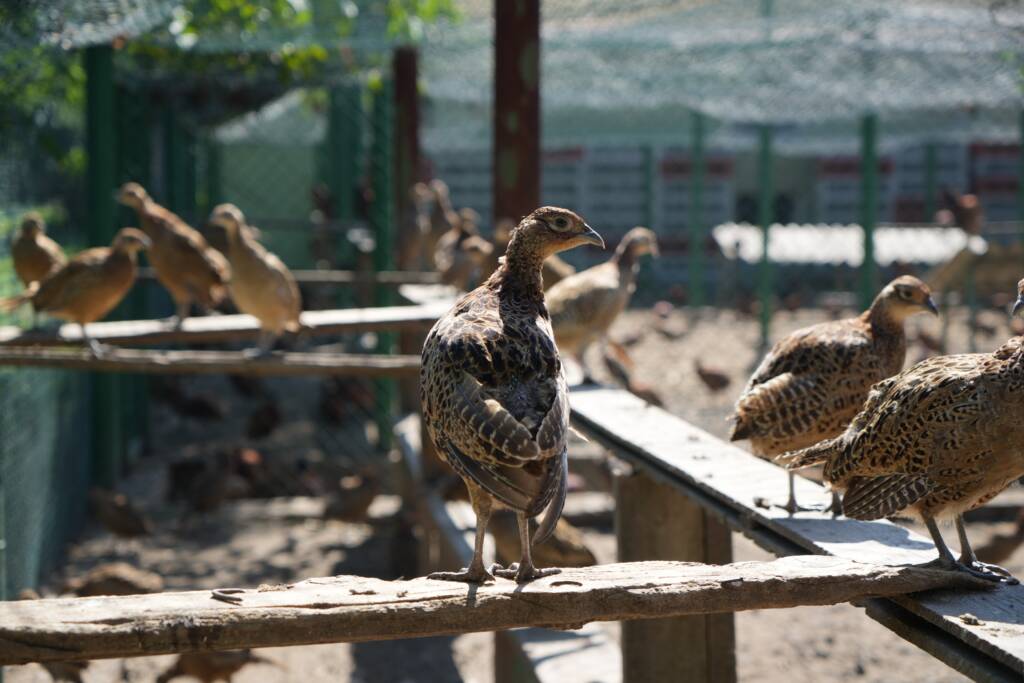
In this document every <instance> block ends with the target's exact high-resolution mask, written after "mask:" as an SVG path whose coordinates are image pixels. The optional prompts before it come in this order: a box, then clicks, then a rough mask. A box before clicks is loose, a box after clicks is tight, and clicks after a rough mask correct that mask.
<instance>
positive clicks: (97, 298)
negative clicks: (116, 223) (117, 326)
mask: <svg viewBox="0 0 1024 683" xmlns="http://www.w3.org/2000/svg"><path fill="white" fill-rule="evenodd" d="M149 246H150V241H149V238H147V237H146V236H145V235H143V234H142V233H141V232H140V231H138V230H136V229H135V228H122V229H121V231H120V232H118V233H117V235H115V236H114V241H113V242H111V244H110V246H109V247H94V248H93V249H86V250H85V251H83V252H81V253H80V254H77V255H76V256H75V257H74V258H73V259H71V260H70V261H68V262H67V263H66V264H64V266H63V267H61V268H60V269H58V270H57V271H55V272H53V273H51V274H50V275H49V276H48V277H47V278H45V279H44V280H42V281H37V282H33V283H32V284H30V285H29V287H28V289H26V290H25V291H24V292H23V293H21V294H19V295H18V296H14V297H11V298H9V299H0V311H11V310H14V309H15V308H17V307H18V306H21V305H22V304H26V303H30V304H32V308H33V309H34V310H35V311H36V312H37V313H47V314H49V315H52V316H54V317H56V318H60V319H62V320H67V321H70V322H74V323H78V326H79V327H80V328H81V329H82V339H83V340H84V341H85V343H86V344H87V345H88V346H89V349H90V350H91V351H92V352H93V354H94V355H97V356H99V355H101V354H102V353H103V347H102V346H101V345H100V344H98V343H96V340H95V339H93V338H91V337H90V336H89V333H88V331H87V330H86V325H88V324H89V323H91V322H95V321H97V320H100V319H101V318H103V316H105V315H106V314H107V313H109V312H110V311H111V310H112V309H113V308H114V307H115V306H117V305H118V304H119V303H121V299H123V298H124V296H125V294H127V293H128V290H129V289H131V287H132V284H133V283H134V282H135V271H136V268H135V262H136V254H138V252H139V251H140V250H142V249H147V248H149Z"/></svg>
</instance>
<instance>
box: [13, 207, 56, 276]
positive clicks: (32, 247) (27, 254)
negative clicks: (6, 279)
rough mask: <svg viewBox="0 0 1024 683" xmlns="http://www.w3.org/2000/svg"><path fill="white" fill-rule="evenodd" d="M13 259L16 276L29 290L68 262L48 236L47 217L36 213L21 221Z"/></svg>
mask: <svg viewBox="0 0 1024 683" xmlns="http://www.w3.org/2000/svg"><path fill="white" fill-rule="evenodd" d="M11 259H12V260H13V261H14V272H15V274H17V276H18V279H19V280H21V284H23V285H25V286H26V287H28V286H29V285H30V284H32V283H33V282H38V281H39V280H43V279H45V278H46V277H47V276H48V275H50V274H51V273H53V272H54V271H56V270H58V269H59V268H60V267H61V266H63V265H64V264H65V263H67V258H66V257H65V256H64V250H63V249H61V248H60V245H59V244H57V243H56V242H54V241H53V240H52V239H51V238H50V237H48V236H47V234H46V223H45V222H44V221H43V217H42V216H40V215H39V214H38V213H36V212H34V211H33V212H30V213H27V214H25V216H24V217H23V218H22V220H21V227H20V228H19V229H18V232H17V233H16V234H15V236H14V239H13V240H12V241H11Z"/></svg>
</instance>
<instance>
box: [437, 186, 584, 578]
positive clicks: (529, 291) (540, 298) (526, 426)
mask: <svg viewBox="0 0 1024 683" xmlns="http://www.w3.org/2000/svg"><path fill="white" fill-rule="evenodd" d="M583 244H594V245H598V246H604V242H603V241H602V239H601V237H600V235H598V234H597V233H596V232H595V231H594V230H593V229H592V228H591V227H590V226H589V225H587V224H586V222H584V220H583V219H582V218H580V217H579V216H578V215H576V214H575V213H573V212H572V211H569V210H567V209H559V208H555V207H549V206H546V207H542V208H539V209H537V210H536V211H534V212H533V213H531V214H530V215H528V216H526V217H525V218H524V219H523V220H522V221H521V222H520V223H519V225H518V226H517V227H516V229H515V230H514V231H513V233H512V239H511V240H510V241H509V245H508V253H507V254H506V258H505V261H504V263H502V264H501V265H500V266H499V267H498V269H497V270H496V271H494V273H493V274H492V275H491V276H490V278H488V280H487V281H486V282H485V283H484V284H482V285H481V286H479V287H477V288H476V289H474V290H473V291H472V292H470V293H469V294H467V295H465V296H464V297H462V298H461V299H460V300H459V301H458V302H456V304H455V306H454V307H453V308H452V309H451V310H450V311H448V313H446V314H445V315H444V316H443V317H441V319H440V320H438V321H437V323H436V324H435V325H434V327H433V328H432V329H431V331H430V333H429V334H428V335H427V339H426V342H425V343H424V345H423V366H422V370H421V372H420V398H421V401H422V405H423V419H424V422H425V424H426V426H427V432H428V433H429V435H430V438H431V440H432V441H433V443H434V445H435V446H436V447H437V451H438V453H440V454H441V457H442V458H443V459H444V460H445V461H446V462H447V463H448V464H449V465H450V466H451V467H452V469H454V470H455V471H456V473H458V474H459V475H460V476H461V477H462V479H463V480H464V481H465V483H466V488H467V489H468V491H469V497H470V502H471V503H472V505H473V510H474V512H475V513H476V517H477V524H476V544H475V547H474V552H473V560H472V562H471V563H470V565H469V567H467V568H465V569H463V570H462V571H458V572H439V573H435V574H431V578H435V579H443V580H449V581H469V582H484V581H489V580H493V576H492V574H491V573H490V572H489V571H488V570H487V569H485V568H484V564H483V543H484V536H485V533H486V530H487V522H488V519H489V518H490V515H491V509H492V507H493V505H494V503H495V502H497V503H500V504H503V505H505V506H507V507H510V508H512V509H513V510H515V511H516V520H517V523H518V526H519V543H520V549H521V553H522V559H521V560H520V562H519V563H518V565H512V566H510V567H509V568H508V569H498V571H497V572H496V573H497V574H498V575H499V576H503V577H506V578H515V579H516V581H520V582H522V581H529V580H532V579H534V578H538V577H541V576H547V575H549V574H553V573H555V572H557V571H558V570H557V569H555V570H553V569H545V570H540V569H537V568H536V567H534V565H533V561H532V559H531V552H530V545H531V539H530V526H529V520H530V518H531V517H535V516H536V515H538V514H540V513H541V512H542V511H543V510H544V509H545V508H547V513H546V514H545V515H544V518H543V520H542V521H541V523H540V527H539V529H538V530H537V533H536V534H535V535H534V537H533V541H532V542H533V543H534V544H539V543H542V542H543V541H544V540H545V539H547V538H548V536H550V535H551V533H552V531H553V530H554V528H555V525H556V523H557V522H558V518H559V516H560V515H561V511H562V504H563V503H564V501H565V488H566V477H567V476H568V457H567V452H566V442H567V437H568V432H569V395H568V390H567V388H566V383H565V374H564V372H563V369H562V364H561V361H560V359H559V356H558V349H557V348H556V347H555V339H554V334H553V332H552V331H551V323H550V319H549V316H548V312H547V308H546V307H545V305H544V292H543V289H542V283H541V265H542V264H543V262H544V259H545V258H546V257H548V256H550V255H551V254H554V253H557V252H559V251H564V250H566V249H571V248H573V247H576V246H580V245H583Z"/></svg>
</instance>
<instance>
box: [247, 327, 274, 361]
mask: <svg viewBox="0 0 1024 683" xmlns="http://www.w3.org/2000/svg"><path fill="white" fill-rule="evenodd" d="M276 341H277V335H276V334H274V333H273V332H267V331H266V330H260V336H259V341H258V343H257V346H256V348H254V349H249V350H248V351H246V352H245V355H246V356H248V357H249V358H266V357H267V356H269V355H270V352H271V351H272V350H273V348H274V342H276Z"/></svg>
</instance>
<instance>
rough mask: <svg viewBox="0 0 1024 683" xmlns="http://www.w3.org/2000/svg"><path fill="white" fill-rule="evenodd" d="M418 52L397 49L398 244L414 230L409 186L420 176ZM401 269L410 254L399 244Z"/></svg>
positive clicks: (409, 48) (396, 184) (408, 264)
mask: <svg viewBox="0 0 1024 683" xmlns="http://www.w3.org/2000/svg"><path fill="white" fill-rule="evenodd" d="M416 62H417V55H416V48H414V47H399V48H396V49H395V54H394V60H393V62H392V69H393V72H394V82H395V108H394V112H395V117H394V121H395V123H394V125H395V133H394V134H395V146H394V150H395V181H394V182H395V198H396V201H395V205H396V207H397V209H398V211H397V215H396V216H395V221H396V225H397V226H398V244H399V245H402V244H406V243H408V242H409V241H410V235H409V232H410V230H412V229H413V227H414V225H413V220H412V204H411V201H410V198H409V195H410V188H412V186H413V185H414V184H415V183H416V182H417V181H419V180H422V178H421V177H420V175H421V174H420V110H419V92H418V90H417V87H416V74H417V64H416ZM398 251H399V254H397V256H398V261H399V264H398V265H399V267H400V268H411V267H412V266H413V265H414V264H412V263H408V262H406V261H407V260H408V257H407V255H406V254H403V253H402V250H401V247H400V246H399V249H398Z"/></svg>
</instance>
